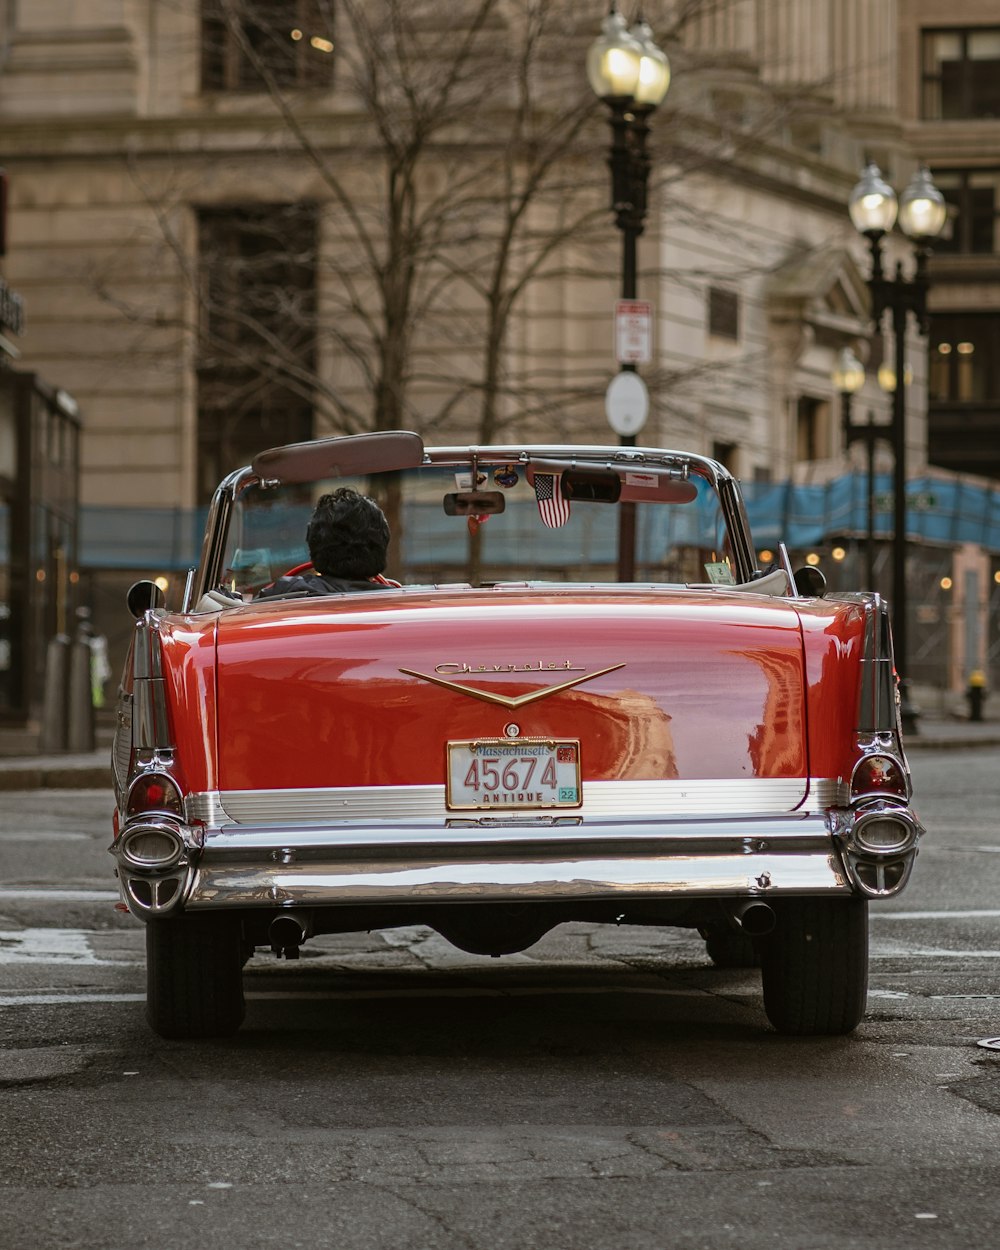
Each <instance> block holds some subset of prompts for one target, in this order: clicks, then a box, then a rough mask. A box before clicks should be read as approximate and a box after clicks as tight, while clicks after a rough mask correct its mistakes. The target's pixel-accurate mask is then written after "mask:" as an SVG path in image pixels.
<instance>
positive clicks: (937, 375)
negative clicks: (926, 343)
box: [929, 313, 1000, 405]
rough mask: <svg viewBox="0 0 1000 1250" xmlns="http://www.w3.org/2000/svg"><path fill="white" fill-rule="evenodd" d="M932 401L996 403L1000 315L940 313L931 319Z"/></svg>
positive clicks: (999, 376)
mask: <svg viewBox="0 0 1000 1250" xmlns="http://www.w3.org/2000/svg"><path fill="white" fill-rule="evenodd" d="M929 394H930V399H931V401H932V403H939V404H955V403H959V404H990V405H995V404H998V403H1000V315H997V314H996V313H954V314H948V313H941V314H935V316H934V317H933V319H932V321H931V335H930V380H929Z"/></svg>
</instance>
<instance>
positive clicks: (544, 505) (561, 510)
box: [535, 473, 569, 530]
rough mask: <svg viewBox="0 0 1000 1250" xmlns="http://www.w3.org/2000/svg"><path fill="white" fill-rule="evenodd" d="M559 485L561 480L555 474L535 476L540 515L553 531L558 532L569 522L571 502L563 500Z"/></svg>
mask: <svg viewBox="0 0 1000 1250" xmlns="http://www.w3.org/2000/svg"><path fill="white" fill-rule="evenodd" d="M559 484H560V482H559V478H558V477H557V476H556V474H554V473H536V474H535V498H536V499H537V500H538V515H539V516H540V517H541V518H542V521H543V522H544V524H545V525H547V526H548V527H549V529H552V530H557V529H558V528H559V526H560V525H565V524H566V522H567V521H568V520H569V500H568V499H563V497H562V491H561V490H560V489H559Z"/></svg>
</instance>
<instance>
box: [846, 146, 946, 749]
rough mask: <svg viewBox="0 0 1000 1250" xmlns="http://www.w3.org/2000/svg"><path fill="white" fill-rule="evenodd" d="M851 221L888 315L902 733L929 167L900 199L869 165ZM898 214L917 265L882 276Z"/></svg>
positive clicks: (907, 713)
mask: <svg viewBox="0 0 1000 1250" xmlns="http://www.w3.org/2000/svg"><path fill="white" fill-rule="evenodd" d="M848 210H849V212H850V215H851V221H852V222H853V223H854V226H855V228H856V229H857V230H858V231H859V233H861V234H863V235H864V236H865V237H866V238H867V239H868V242H869V245H870V247H871V256H872V272H871V277H870V278H869V279H868V287H869V290H870V292H871V299H872V317H873V318H874V320H875V323H876V325H877V324H879V323H880V322H881V320H882V317H883V314H884V313H885V312H886V311H888V312H889V313H890V314H891V319H892V329H893V334H894V336H895V348H896V351H895V355H896V360H895V366H896V367H895V374H896V378H895V385H894V387H893V391H892V447H893V456H894V464H893V544H892V632H893V644H894V648H895V656H896V670H897V672H898V673H899V675H900V718H901V721H902V724H903V729H904V731H905V732H909V733H915V732H916V730H917V712H916V709H915V708H914V707H913V704H912V702H911V700H910V693H909V682H908V661H909V654H908V636H907V635H908V631H907V619H906V618H907V611H906V606H907V605H906V599H907V594H906V385H905V374H906V326H907V316H908V314H909V313H912V314H913V316H914V319H915V320H916V323H917V326H918V327H919V329H920V332H921V333H922V334H926V333H927V328H928V327H927V287H928V277H927V255H928V245H929V243H930V241H931V240H932V239H933V238H935V237H936V236H937V235H939V234H940V233H941V231H942V229H943V228H944V224H945V221H946V220H947V216H948V212H947V208H946V207H945V203H944V197H943V196H942V194H941V192H940V191H939V190H938V189H937V187H935V185H934V183H933V181H932V180H931V176H930V173H929V172H928V171H927V170H926V169H920V170H918V171H917V172H916V173H915V174H914V176H913V178H912V180H911V182H910V184H909V186H908V187H907V188H906V190H905V191H904V192H903V194H902V196H901V197H900V199H899V201H898V202H897V200H896V193H895V192H894V191H893V189H892V187H890V186H889V184H888V183H887V182H885V180H884V179H883V178H882V174H881V171H880V170H879V168H878V166H877V165H874V164H870V165H868V166H867V167H866V168H865V169H864V171H863V172H862V175H861V180H860V182H859V183H858V184H857V186H856V187H855V188H854V190H853V191H852V192H851V196H850V199H849V201H848ZM897 214H898V217H899V224H900V227H901V228H902V230H903V233H904V234H905V235H906V236H907V237H908V238H909V239H910V240H911V241H912V242H913V244H914V248H915V253H916V267H915V270H914V274H913V276H912V277H911V278H906V277H904V276H903V266H902V264H901V263H898V262H897V264H896V272H895V276H894V277H892V278H887V277H886V276H885V272H884V269H883V264H882V239H883V236H884V235H885V234H886V233H887V232H888V231H890V230H891V229H892V227H893V225H894V224H895V222H896V218H897Z"/></svg>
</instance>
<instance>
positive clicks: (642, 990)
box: [0, 985, 737, 1007]
mask: <svg viewBox="0 0 1000 1250" xmlns="http://www.w3.org/2000/svg"><path fill="white" fill-rule="evenodd" d="M554 994H564V995H565V994H628V995H630V996H631V995H634V994H650V995H655V996H657V997H661V998H718V997H720V995H717V994H714V993H712V992H711V991H709V990H672V989H669V988H664V989H658V988H657V987H656V986H639V987H634V986H622V985H599V986H598V985H595V986H585V987H577V986H567V987H565V988H563V989H559V988H553V987H551V986H538V987H531V986H525V987H523V988H522V987H513V988H511V989H503V990H497V989H489V988H487V987H485V986H483V987H482V988H480V987H478V986H466V987H463V988H461V989H459V988H438V987H437V986H426V987H424V988H422V989H420V988H414V989H396V990H331V991H329V992H328V991H326V990H261V991H259V992H254V991H251V992H249V993H248V994H247V995H246V999H247V1001H248V1002H323V1001H324V1000H327V999H329V1000H331V1001H332V1000H334V999H336V1000H342V999H370V998H376V999H380V998H389V999H392V998H531V997H538V996H541V995H545V996H546V997H551V996H552V995H554ZM736 996H737V995H736V994H735V993H734V994H732V995H731V994H730V992H729V991H728V990H727V991H726V993H725V994H724V995H721V997H723V998H729V997H736ZM145 1001H146V995H145V994H126V993H121V994H51V993H45V994H35V993H31V992H30V991H25V992H24V993H23V994H0V1007H64V1006H71V1005H72V1004H74V1003H143V1002H145Z"/></svg>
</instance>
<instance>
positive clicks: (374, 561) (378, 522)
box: [257, 486, 395, 599]
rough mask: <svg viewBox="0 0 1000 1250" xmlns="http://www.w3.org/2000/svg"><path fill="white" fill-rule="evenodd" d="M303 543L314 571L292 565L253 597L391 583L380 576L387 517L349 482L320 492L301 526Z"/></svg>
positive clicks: (381, 587)
mask: <svg viewBox="0 0 1000 1250" xmlns="http://www.w3.org/2000/svg"><path fill="white" fill-rule="evenodd" d="M306 545H307V546H308V548H309V556H310V559H311V561H312V566H313V568H314V569H315V576H311V575H305V576H304V575H302V574H300V573H299V572H298V571H297V570H293V571H292V573H290V574H286V575H285V576H284V577H279V578H278V580H277V581H276V582H274V583H273V584H272V585H270V586H265V587H264V589H263V590H261V591H260V592H259V593H258V595H257V598H258V599H267V598H271V597H272V596H277V595H294V594H299V595H302V594H305V595H335V594H345V593H347V592H349V591H355V590H385V589H386V588H387V587H389V586H393V585H394V584H395V583H393V582H389V581H386V579H385V578H383V577H382V570H383V569H384V568H385V565H386V551H387V549H388V546H389V523H388V521H386V519H385V515H384V513H383V512H382V509H381V508H380V507H379V506H378V504H377V503H376V502H375V500H374V499H369V498H368V496H367V495H360V494H358V492H357V491H356V490H352V489H351V488H350V487H349V486H341V487H338V489H337V490H335V491H334V492H333V493H332V494H330V495H321V496H320V499H319V501H318V503H317V504H316V507H315V509H314V510H313V514H312V517H311V519H310V521H309V525H308V527H307V529H306Z"/></svg>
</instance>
